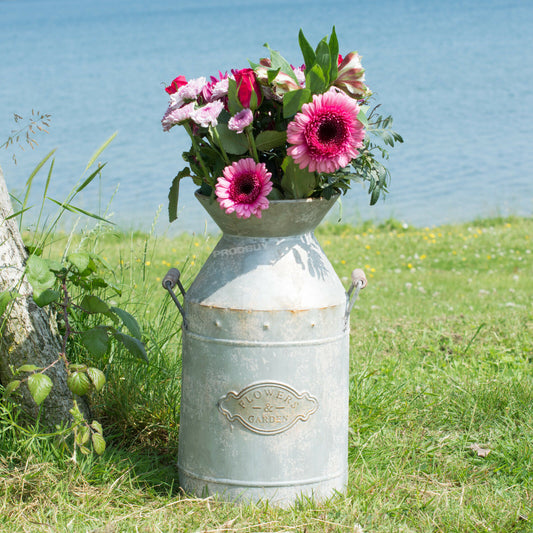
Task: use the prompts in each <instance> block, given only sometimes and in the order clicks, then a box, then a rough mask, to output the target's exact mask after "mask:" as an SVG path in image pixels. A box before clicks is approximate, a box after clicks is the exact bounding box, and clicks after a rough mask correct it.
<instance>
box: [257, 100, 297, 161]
mask: <svg viewBox="0 0 533 533" xmlns="http://www.w3.org/2000/svg"><path fill="white" fill-rule="evenodd" d="M287 94H289V93H287ZM286 141H287V132H286V131H274V130H266V131H262V132H261V133H259V135H258V136H257V137H256V138H255V147H256V148H257V150H258V151H259V152H268V151H269V150H272V149H273V148H277V147H278V146H283V145H284V144H285V142H286Z"/></svg>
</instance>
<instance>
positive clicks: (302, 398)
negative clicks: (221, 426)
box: [218, 381, 318, 435]
mask: <svg viewBox="0 0 533 533" xmlns="http://www.w3.org/2000/svg"><path fill="white" fill-rule="evenodd" d="M218 408H219V410H220V412H221V413H222V414H224V415H225V416H226V417H227V419H228V420H230V421H231V422H235V421H239V422H240V423H241V424H242V425H243V426H244V427H246V428H248V429H249V430H250V431H253V432H254V433H259V434H261V435H276V434H278V433H282V432H283V431H287V430H288V429H289V428H291V427H292V426H294V424H296V422H298V421H299V420H300V421H302V422H306V421H307V420H308V419H309V417H310V416H311V415H312V414H313V413H314V412H316V410H317V409H318V400H317V399H316V398H315V397H314V396H311V394H309V393H308V392H302V393H299V392H297V391H295V390H294V389H293V388H292V387H289V386H288V385H285V384H284V383H278V382H274V381H261V382H259V383H254V384H252V385H249V386H248V387H246V388H244V389H242V390H241V392H239V393H237V392H234V391H230V392H228V393H227V394H226V395H225V396H223V397H222V398H220V400H219V401H218Z"/></svg>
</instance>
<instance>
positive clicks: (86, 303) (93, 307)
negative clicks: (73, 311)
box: [80, 294, 110, 313]
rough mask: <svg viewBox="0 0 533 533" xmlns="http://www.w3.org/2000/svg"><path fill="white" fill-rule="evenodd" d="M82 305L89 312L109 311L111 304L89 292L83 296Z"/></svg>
mask: <svg viewBox="0 0 533 533" xmlns="http://www.w3.org/2000/svg"><path fill="white" fill-rule="evenodd" d="M80 307H82V308H83V309H84V310H85V311H87V312H88V313H109V311H110V308H109V306H108V305H107V304H106V303H105V302H104V301H103V300H101V299H100V298H98V296H94V295H93V294H87V295H85V296H84V297H83V299H82V301H81V304H80Z"/></svg>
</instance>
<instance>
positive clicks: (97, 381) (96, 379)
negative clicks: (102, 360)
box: [87, 367, 106, 392]
mask: <svg viewBox="0 0 533 533" xmlns="http://www.w3.org/2000/svg"><path fill="white" fill-rule="evenodd" d="M87 375H88V376H89V377H90V378H91V381H92V382H93V386H94V388H95V390H96V392H100V391H101V390H102V388H103V387H104V385H105V381H106V380H105V375H104V373H103V372H102V371H101V370H99V369H98V368H92V367H90V368H88V369H87Z"/></svg>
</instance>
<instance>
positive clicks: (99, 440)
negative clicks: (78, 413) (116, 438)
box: [92, 433, 105, 455]
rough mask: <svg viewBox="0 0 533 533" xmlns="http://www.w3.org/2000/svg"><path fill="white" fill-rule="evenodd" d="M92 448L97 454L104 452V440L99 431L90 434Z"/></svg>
mask: <svg viewBox="0 0 533 533" xmlns="http://www.w3.org/2000/svg"><path fill="white" fill-rule="evenodd" d="M92 441H93V448H94V451H95V452H96V453H97V454H98V455H102V454H103V453H104V452H105V440H104V437H102V434H101V433H93V435H92Z"/></svg>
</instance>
